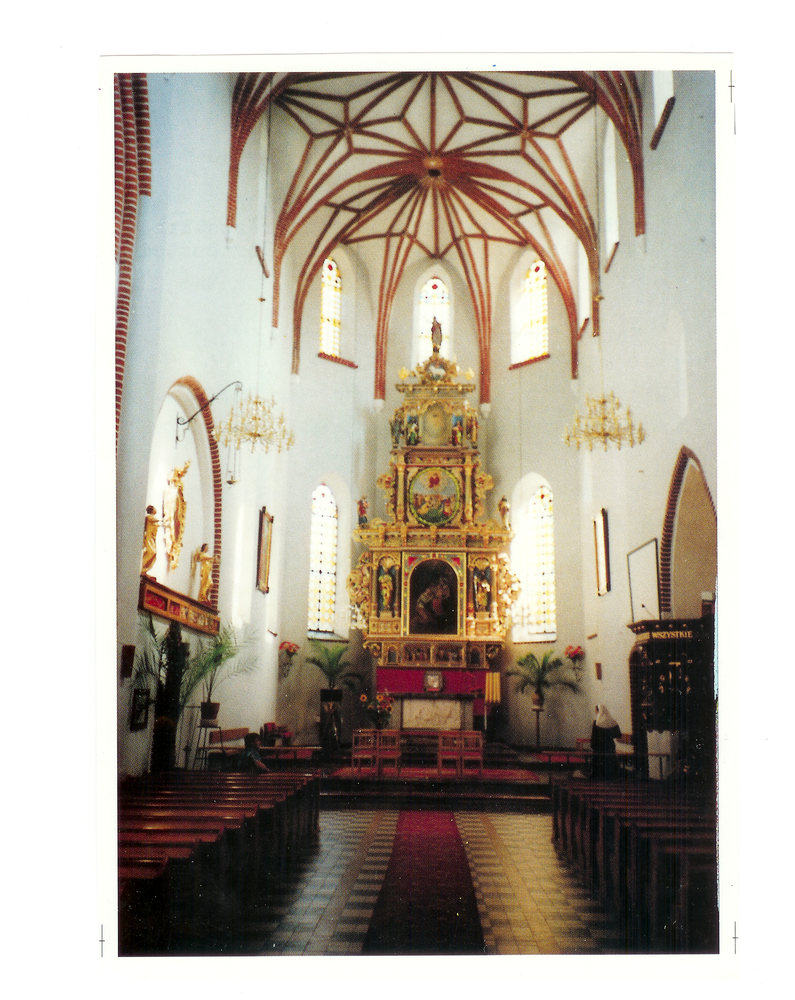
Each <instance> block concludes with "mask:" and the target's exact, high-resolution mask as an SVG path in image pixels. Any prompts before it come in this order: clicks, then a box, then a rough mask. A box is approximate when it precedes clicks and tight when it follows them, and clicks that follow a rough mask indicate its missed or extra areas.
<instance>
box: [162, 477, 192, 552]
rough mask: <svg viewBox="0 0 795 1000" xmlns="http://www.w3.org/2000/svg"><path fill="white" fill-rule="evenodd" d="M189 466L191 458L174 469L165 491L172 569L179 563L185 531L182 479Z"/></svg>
mask: <svg viewBox="0 0 795 1000" xmlns="http://www.w3.org/2000/svg"><path fill="white" fill-rule="evenodd" d="M189 466H190V460H188V461H187V462H186V463H185V464H184V465H183V466H182V468H181V469H174V471H173V472H172V473H171V475H170V476H169V480H168V485H167V486H166V488H165V490H164V491H163V530H164V531H165V534H166V552H167V553H168V568H169V569H170V570H175V569H176V568H177V566H178V565H179V554H180V550H181V549H182V536H183V534H184V533H185V492H184V485H183V482H182V480H183V479H184V478H185V474H186V473H187V471H188V468H189Z"/></svg>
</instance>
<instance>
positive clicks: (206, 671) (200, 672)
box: [180, 625, 256, 722]
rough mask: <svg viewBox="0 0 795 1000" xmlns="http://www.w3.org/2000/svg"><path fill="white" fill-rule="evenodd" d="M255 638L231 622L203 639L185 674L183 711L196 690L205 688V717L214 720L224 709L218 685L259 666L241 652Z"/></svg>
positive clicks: (182, 690) (181, 696) (203, 718)
mask: <svg viewBox="0 0 795 1000" xmlns="http://www.w3.org/2000/svg"><path fill="white" fill-rule="evenodd" d="M252 641H253V636H252V635H251V633H246V634H245V635H244V636H243V637H242V638H241V637H239V636H238V634H237V632H236V631H235V629H234V628H233V627H232V626H231V625H223V626H222V627H221V629H220V631H219V632H218V634H217V635H214V636H213V637H212V639H211V640H210V641H209V642H206V641H205V642H202V643H201V644H200V646H199V648H198V650H197V651H196V652H195V653H194V654H193V656H192V657H191V658H190V659H189V660H188V666H187V669H186V671H185V673H184V675H183V677H182V689H181V691H180V702H181V705H180V710H182V709H183V708H185V706H186V705H187V703H188V700H189V699H190V697H191V695H192V694H193V692H194V691H195V690H196V689H197V688H199V687H201V688H202V693H203V700H202V702H201V704H200V706H199V707H200V711H201V718H202V720H203V721H205V722H214V721H215V720H216V719H217V718H218V710H219V708H220V702H217V701H213V694H214V693H215V692H216V691H217V689H218V687H219V686H220V685H221V684H222V683H223V682H224V681H226V680H228V679H229V678H230V677H236V676H239V675H240V674H250V673H251V672H252V671H253V670H254V669H255V667H256V661H254V660H253V659H249V658H246V657H241V656H240V655H239V654H240V653H242V652H243V651H244V650H245V649H246V648H247V647H248V646H250V644H251V642H252Z"/></svg>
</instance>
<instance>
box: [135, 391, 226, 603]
mask: <svg viewBox="0 0 795 1000" xmlns="http://www.w3.org/2000/svg"><path fill="white" fill-rule="evenodd" d="M207 402H208V400H207V396H206V394H205V392H204V390H203V388H202V387H201V385H200V384H199V383H198V382H197V381H196V380H195V379H193V378H191V377H189V376H186V377H184V378H181V379H178V380H177V381H176V382H174V384H173V385H172V386H171V387H170V388H169V390H168V392H167V393H166V397H165V399H164V400H163V403H162V405H161V407H160V412H159V413H158V416H157V421H156V422H155V429H154V433H153V436H152V446H151V449H150V453H149V475H148V480H147V490H146V504H147V506H149V505H151V506H152V507H154V509H155V512H156V516H157V517H158V518H159V519H160V520H161V525H160V528H159V533H158V538H157V556H156V559H155V563H154V565H153V566H152V567H151V569H150V570H149V571H148V575H149V576H152V577H154V578H155V579H156V580H157V581H158V582H159V583H163V584H165V585H166V586H167V587H170V588H171V589H172V590H176V591H177V592H178V593H180V594H185V595H186V596H188V597H193V598H195V597H196V596H197V594H198V588H199V573H198V569H196V570H193V567H192V556H193V553H194V552H195V551H196V550H197V549H199V548H200V547H201V546H202V545H203V544H205V543H206V544H207V548H208V551H209V552H211V553H212V554H213V555H214V556H215V557H216V563H215V566H214V569H213V584H212V587H211V589H210V594H209V603H210V604H211V605H212V606H213V607H217V603H218V564H219V562H220V557H221V466H220V461H219V458H218V446H217V444H216V442H215V440H214V438H213V436H212V429H213V428H212V414H211V413H210V407H209V406H207V405H205V404H207ZM202 407H204V409H202ZM194 414H195V416H194ZM191 417H193V419H192V420H191V421H190V423H189V424H178V421H179V420H181V421H187V420H188V419H189V418H191ZM188 463H189V464H188ZM186 464H188V468H187V472H186V473H185V475H184V476H183V477H182V486H183V495H184V499H185V523H184V530H183V535H182V547H181V551H180V556H179V562H178V564H177V565H176V566H175V567H172V566H169V562H168V557H167V552H166V546H165V543H164V536H163V525H162V519H163V502H164V493H165V490H166V487H167V484H168V481H169V477H170V476H171V475H172V473H173V471H174V470H175V469H183V468H185V466H186Z"/></svg>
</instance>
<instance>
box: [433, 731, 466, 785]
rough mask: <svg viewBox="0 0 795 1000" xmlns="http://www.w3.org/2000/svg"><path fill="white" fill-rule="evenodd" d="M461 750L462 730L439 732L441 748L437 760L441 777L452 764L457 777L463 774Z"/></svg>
mask: <svg viewBox="0 0 795 1000" xmlns="http://www.w3.org/2000/svg"><path fill="white" fill-rule="evenodd" d="M461 749H462V735H461V730H460V729H450V730H444V729H443V730H440V731H439V748H438V752H437V758H436V759H437V768H438V771H439V774H440V775H441V774H444V773H445V768H446V766H447V765H448V764H450V763H452V765H453V768H454V771H455V774H456V776H458V775H460V774H461ZM448 770H449V769H448Z"/></svg>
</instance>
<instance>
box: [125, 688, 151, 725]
mask: <svg viewBox="0 0 795 1000" xmlns="http://www.w3.org/2000/svg"><path fill="white" fill-rule="evenodd" d="M148 722H149V691H148V690H147V689H146V688H135V690H134V691H133V696H132V709H131V711H130V730H131V731H133V732H134V731H135V730H137V729H146V726H147V723H148Z"/></svg>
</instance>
